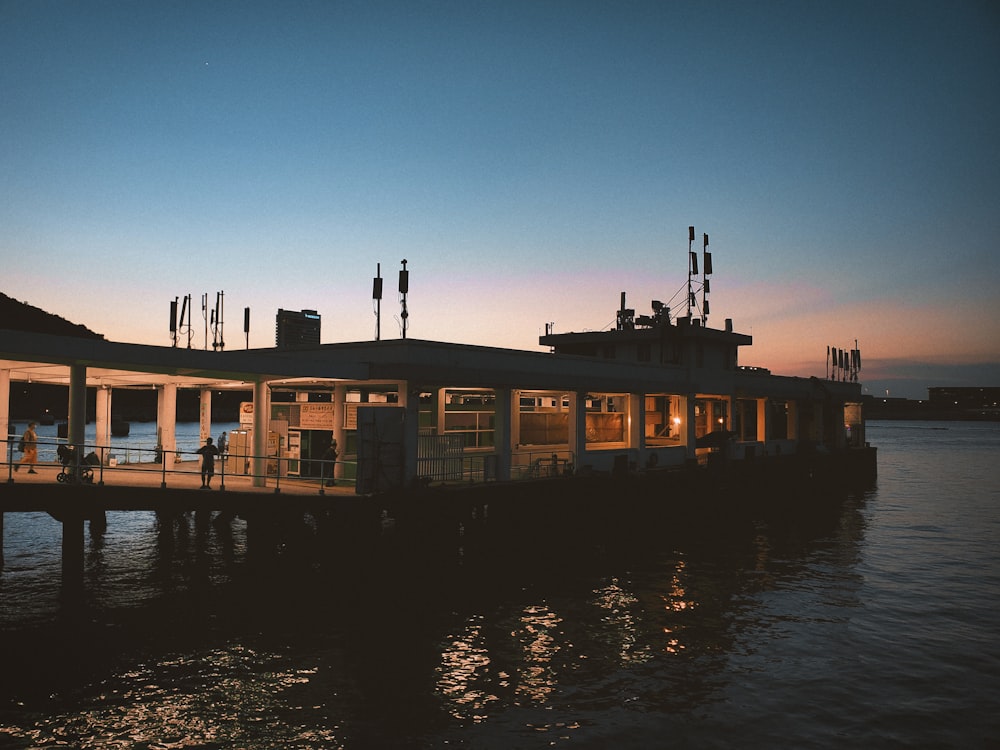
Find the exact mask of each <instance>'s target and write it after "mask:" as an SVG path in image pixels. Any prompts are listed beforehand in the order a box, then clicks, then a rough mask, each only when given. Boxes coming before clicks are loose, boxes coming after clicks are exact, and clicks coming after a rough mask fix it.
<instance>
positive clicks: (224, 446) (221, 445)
mask: <svg viewBox="0 0 1000 750" xmlns="http://www.w3.org/2000/svg"><path fill="white" fill-rule="evenodd" d="M218 448H219V455H220V456H222V455H224V454H225V452H226V449H227V448H229V444H228V443H227V442H226V433H224V432H223V433H222V434H221V435H219V444H218Z"/></svg>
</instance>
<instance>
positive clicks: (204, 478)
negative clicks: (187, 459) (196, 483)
mask: <svg viewBox="0 0 1000 750" xmlns="http://www.w3.org/2000/svg"><path fill="white" fill-rule="evenodd" d="M195 453H200V454H201V488H202V489H203V490H208V489H211V484H212V476H213V475H214V474H215V457H216V456H218V455H219V449H218V448H216V447H215V446H214V445H212V438H205V444H204V445H203V446H201V447H200V448H199V449H198V450H197V451H195Z"/></svg>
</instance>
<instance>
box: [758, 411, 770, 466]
mask: <svg viewBox="0 0 1000 750" xmlns="http://www.w3.org/2000/svg"><path fill="white" fill-rule="evenodd" d="M770 437H771V408H770V402H768V400H767V399H766V398H759V399H757V442H758V443H761V444H762V445H763V446H764V454H765V455H766V454H767V441H768V439H769V438H770Z"/></svg>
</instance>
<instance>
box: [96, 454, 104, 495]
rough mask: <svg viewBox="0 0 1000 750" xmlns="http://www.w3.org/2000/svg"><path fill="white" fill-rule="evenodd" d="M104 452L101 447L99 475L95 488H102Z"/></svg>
mask: <svg viewBox="0 0 1000 750" xmlns="http://www.w3.org/2000/svg"><path fill="white" fill-rule="evenodd" d="M104 450H105V448H104V446H103V445H102V446H101V473H100V475H99V476H98V479H97V486H98V487H103V486H104Z"/></svg>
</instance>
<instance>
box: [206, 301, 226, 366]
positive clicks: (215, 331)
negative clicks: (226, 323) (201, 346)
mask: <svg viewBox="0 0 1000 750" xmlns="http://www.w3.org/2000/svg"><path fill="white" fill-rule="evenodd" d="M225 296H226V293H225V292H216V293H215V310H213V311H212V351H216V350H218V351H222V350H223V349H225V348H226V342H225V341H224V340H223V338H222V327H223V322H222V317H223V314H224V312H225V304H224V301H225ZM207 338H208V337H207V334H206V344H205V348H206V349H207V348H208V343H207Z"/></svg>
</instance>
